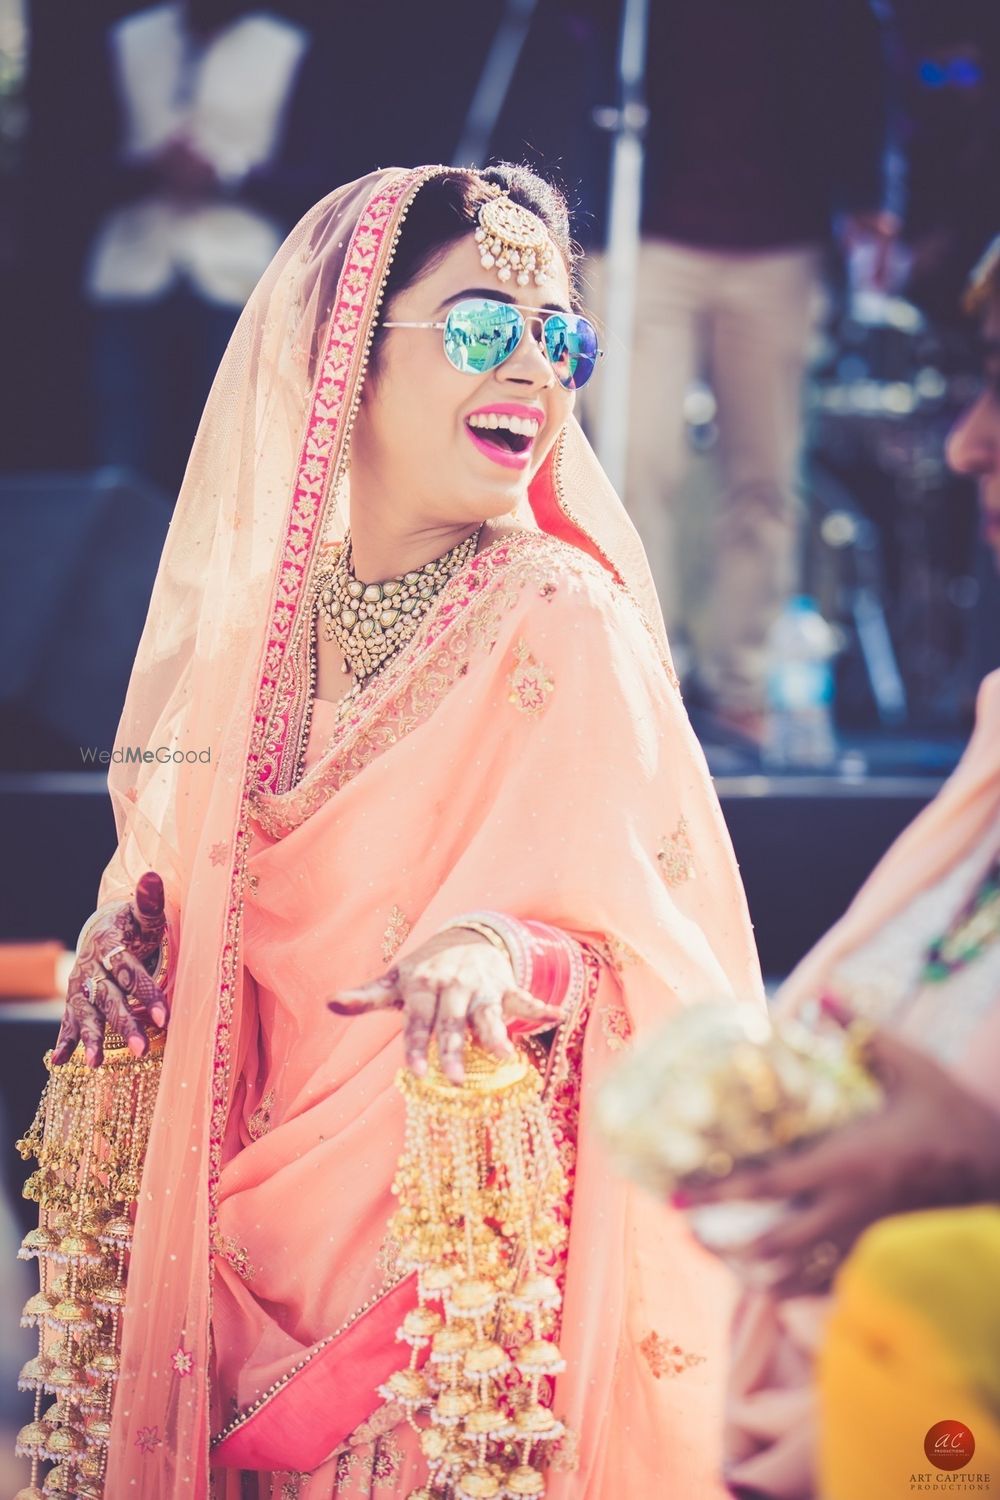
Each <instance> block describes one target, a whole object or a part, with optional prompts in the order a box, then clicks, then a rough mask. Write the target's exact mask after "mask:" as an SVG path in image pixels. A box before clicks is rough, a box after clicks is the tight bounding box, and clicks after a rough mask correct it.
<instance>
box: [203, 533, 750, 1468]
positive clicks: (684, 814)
mask: <svg viewBox="0 0 1000 1500" xmlns="http://www.w3.org/2000/svg"><path fill="white" fill-rule="evenodd" d="M378 698H379V701H377V702H373V704H372V705H371V707H370V708H369V710H368V712H367V713H365V714H364V715H363V716H362V718H361V719H360V721H359V722H358V723H357V724H356V725H353V726H351V727H350V728H348V729H346V730H345V731H343V732H340V733H338V734H335V736H334V739H333V742H332V744H331V746H330V748H329V749H328V751H327V752H326V754H325V755H324V756H323V757H322V758H321V759H320V760H319V762H318V763H317V764H316V765H314V767H313V768H312V770H311V771H310V772H309V773H308V774H307V775H306V776H305V778H304V779H303V780H302V781H301V782H300V783H299V784H298V785H297V786H296V787H295V788H294V790H292V791H290V792H288V793H285V794H282V795H264V796H259V797H258V798H256V799H255V807H256V815H257V818H258V821H259V822H260V823H261V824H262V825H263V826H264V828H265V830H266V831H267V833H268V835H269V840H268V841H267V842H266V843H262V844H261V846H260V847H259V848H257V849H256V850H254V851H252V853H251V858H250V869H251V872H252V873H251V879H252V881H253V883H254V886H255V889H254V893H253V896H252V898H250V899H249V900H248V902H247V908H246V912H245V918H244V933H245V945H246V947H245V952H246V962H247V964H248V966H249V968H250V970H251V971H252V973H253V975H254V979H255V981H256V984H257V986H258V989H259V995H260V1024H259V1028H258V1032H257V1038H258V1048H259V1051H257V1050H255V1048H254V1044H253V1042H251V1043H250V1045H249V1047H248V1051H247V1063H246V1065H245V1067H244V1070H243V1075H242V1076H243V1077H245V1079H246V1096H245V1101H244V1103H243V1105H242V1115H243V1121H244V1128H245V1131H246V1135H245V1139H246V1142H247V1144H246V1146H245V1148H244V1149H243V1150H242V1151H241V1152H240V1153H239V1154H238V1155H237V1156H235V1157H234V1158H233V1159H232V1161H231V1163H229V1164H228V1165H227V1166H226V1167H225V1168H224V1169H223V1174H222V1182H221V1189H220V1227H221V1230H222V1233H223V1236H224V1239H225V1241H226V1243H227V1244H228V1245H229V1246H235V1247H238V1249H237V1251H236V1253H235V1254H232V1253H231V1257H230V1261H229V1264H228V1265H226V1266H224V1268H223V1269H222V1271H221V1275H220V1281H221V1285H219V1284H217V1295H216V1314H215V1332H216V1344H217V1348H218V1350H219V1375H220V1391H221V1394H222V1396H223V1398H225V1396H226V1395H227V1394H228V1393H229V1392H233V1391H234V1392H236V1393H237V1399H238V1402H239V1405H240V1407H241V1409H243V1410H244V1412H245V1413H247V1415H250V1414H252V1409H253V1406H254V1402H255V1399H256V1398H257V1397H258V1396H259V1395H260V1393H261V1392H263V1391H266V1390H268V1388H270V1387H272V1386H273V1385H274V1384H275V1382H277V1383H278V1386H279V1389H278V1391H277V1392H272V1394H271V1395H270V1396H269V1398H268V1404H269V1405H270V1406H272V1407H275V1406H280V1405H281V1404H282V1403H283V1404H284V1406H285V1407H286V1408H287V1409H288V1410H289V1411H290V1412H292V1413H295V1412H299V1413H300V1414H301V1409H302V1408H303V1407H304V1408H305V1409H306V1410H308V1411H309V1412H310V1414H311V1419H312V1423H313V1432H312V1434H311V1435H310V1442H311V1444H312V1446H311V1450H310V1451H311V1453H312V1455H313V1456H316V1455H317V1454H322V1455H325V1454H326V1453H329V1452H330V1451H331V1450H332V1449H333V1447H334V1446H335V1440H336V1441H340V1440H342V1439H343V1438H344V1437H345V1436H347V1434H346V1433H345V1432H344V1431H343V1424H342V1422H341V1421H340V1420H339V1416H340V1414H339V1413H338V1412H336V1411H331V1410H330V1409H329V1406H327V1409H326V1411H325V1412H324V1410H323V1403H322V1401H321V1400H320V1399H319V1395H318V1393H320V1392H322V1391H324V1390H326V1389H327V1387H326V1385H325V1384H324V1382H323V1380H322V1378H321V1377H320V1376H319V1375H318V1374H317V1376H316V1378H315V1379H312V1378H311V1363H310V1350H311V1348H312V1347H313V1346H314V1345H316V1344H318V1343H319V1342H320V1340H321V1339H322V1336H323V1335H324V1334H325V1333H327V1332H329V1331H330V1330H331V1329H336V1328H341V1327H344V1326H345V1325H350V1324H351V1322H352V1319H353V1318H355V1317H356V1316H357V1315H358V1313H359V1312H360V1310H361V1309H362V1308H363V1307H365V1306H366V1305H370V1304H371V1302H372V1300H373V1299H374V1300H375V1302H376V1303H377V1302H378V1301H379V1300H381V1298H382V1297H384V1296H386V1295H387V1294H390V1293H391V1286H392V1283H391V1280H389V1281H386V1280H385V1278H384V1276H383V1275H382V1274H381V1273H380V1271H379V1267H378V1259H379V1257H378V1251H379V1247H380V1242H381V1241H382V1239H383V1238H384V1234H385V1226H386V1221H387V1219H388V1216H389V1214H390V1212H391V1207H392V1200H391V1197H390V1193H389V1187H390V1183H391V1179H392V1175H393V1169H394V1164H395V1162H396V1160H397V1158H398V1156H399V1153H400V1150H401V1146H402V1108H401V1101H400V1099H399V1096H398V1093H397V1091H396V1090H395V1088H394V1086H393V1077H394V1074H395V1072H396V1070H397V1068H398V1066H399V1045H398V1034H399V1019H398V1016H397V1015H395V1014H389V1015H382V1016H377V1017H369V1018H366V1019H365V1020H364V1021H361V1022H359V1021H348V1020H343V1019H340V1018H336V1017H329V1018H324V1017H323V1016H322V1013H321V1012H320V1014H317V1011H318V1007H319V1002H320V998H321V996H322V995H323V994H324V993H327V992H329V991H330V990H331V989H334V988H336V987H337V986H338V985H340V984H347V983H350V982H352V981H356V980H358V979H360V978H363V977H368V976H371V975H373V974H375V973H378V972H381V970H382V969H383V968H384V967H385V966H386V964H387V962H388V961H389V958H390V957H391V956H392V952H393V949H394V947H395V945H396V944H397V942H399V939H400V936H401V935H402V934H404V933H405V934H406V935H405V938H404V939H403V941H402V943H401V945H400V947H399V951H400V952H406V951H408V950H409V949H410V948H412V947H414V946H417V945H419V944H420V943H421V942H423V941H424V940H425V939H426V938H427V937H428V936H430V935H431V934H432V933H434V932H435V931H436V930H437V929H438V928H439V927H440V926H442V925H443V923H444V922H445V921H447V920H448V919H449V917H452V916H454V915H455V914H456V913H457V912H460V911H462V910H468V909H470V908H472V907H476V906H488V907H495V908H497V909H500V910H505V911H509V912H512V913H513V914H515V915H520V916H524V917H527V916H536V917H540V918H542V919H543V920H545V921H549V922H552V923H555V924H556V925H557V926H560V927H562V928H564V929H566V930H569V931H571V932H572V933H574V934H575V935H576V936H577V937H578V938H579V939H580V940H581V941H584V942H586V943H588V944H589V945H590V946H591V947H592V948H593V949H594V950H595V951H596V952H597V953H601V954H603V955H604V964H603V974H602V977H601V979H600V982H599V984H598V985H597V988H596V993H595V994H594V996H593V1003H592V1008H591V1014H590V1015H589V1017H588V1018H586V1020H585V1023H584V1024H581V1026H580V1028H579V1031H580V1035H579V1036H578V1037H577V1038H576V1039H575V1040H574V1041H572V1042H571V1044H570V1051H571V1053H572V1060H567V1065H566V1067H565V1068H564V1070H563V1073H562V1076H560V1077H558V1078H557V1079H556V1080H555V1087H554V1089H553V1093H552V1099H551V1109H552V1111H553V1115H554V1118H555V1120H556V1123H557V1127H558V1129H559V1132H560V1134H561V1135H562V1136H563V1137H565V1138H568V1142H567V1143H568V1148H569V1150H570V1152H571V1153H572V1154H573V1155H575V1157H576V1160H575V1163H574V1165H573V1200H572V1211H571V1220H570V1242H569V1259H568V1265H567V1271H566V1276H567V1280H566V1309H565V1317H564V1333H563V1349H564V1353H565V1355H566V1358H567V1362H568V1369H567V1372H566V1374H565V1375H563V1376H560V1377H559V1378H558V1379H557V1381H556V1388H555V1398H554V1405H555V1409H556V1411H557V1413H558V1414H559V1416H560V1417H561V1418H562V1419H563V1420H565V1421H566V1422H567V1423H568V1425H569V1427H570V1428H571V1430H572V1431H573V1432H574V1434H576V1436H577V1440H578V1445H577V1450H576V1461H577V1463H578V1465H579V1466H578V1468H576V1469H574V1470H573V1471H572V1472H571V1473H570V1474H568V1475H567V1476H566V1477H565V1478H561V1477H556V1478H555V1479H554V1480H553V1481H551V1482H550V1486H549V1493H550V1495H553V1496H559V1495H561V1494H564V1493H565V1494H573V1495H579V1496H581V1497H582V1496H591V1495H593V1496H598V1495H611V1494H612V1493H621V1491H622V1489H625V1490H628V1491H631V1492H632V1493H643V1492H645V1491H646V1490H647V1489H648V1486H649V1485H651V1484H653V1483H654V1481H655V1479H656V1476H657V1474H658V1472H659V1471H660V1468H661V1466H663V1465H664V1464H665V1466H666V1471H667V1472H668V1473H669V1474H670V1476H671V1479H672V1480H673V1481H675V1482H676V1483H677V1484H678V1485H679V1486H680V1487H681V1488H682V1489H683V1490H684V1492H686V1493H697V1494H699V1495H711V1494H712V1493H720V1494H721V1493H722V1491H721V1488H720V1482H719V1481H718V1479H717V1470H718V1463H719V1456H720V1450H719V1435H720V1426H719V1424H720V1418H721V1396H722V1389H723V1384H724V1371H725V1363H726V1358H725V1350H726V1336H727V1312H728V1308H729V1306H730V1301H731V1288H730V1284H729V1281H728V1277H727V1276H726V1275H725V1274H724V1273H721V1272H720V1269H719V1268H718V1267H717V1266H713V1265H712V1262H711V1259H710V1258H709V1257H708V1256H706V1255H704V1254H703V1252H701V1251H700V1250H698V1249H697V1248H696V1247H695V1246H694V1244H693V1243H692V1242H691V1241H689V1240H688V1238H687V1236H686V1233H685V1231H684V1229H683V1227H682V1225H681V1224H680V1222H679V1220H678V1219H677V1217H676V1216H675V1215H672V1214H669V1213H668V1212H667V1211H666V1210H665V1209H663V1208H662V1207H660V1206H659V1205H657V1204H650V1205H648V1206H647V1205H645V1204H643V1203H642V1202H641V1200H640V1199H639V1198H638V1195H633V1193H632V1191H631V1190H630V1189H629V1188H627V1187H626V1186H625V1185H624V1184H620V1183H618V1182H616V1181H615V1180H614V1178H613V1177H612V1175H611V1173H610V1171H609V1169H608V1165H607V1162H606V1160H605V1158H604V1155H603V1152H602V1150H601V1148H600V1146H599V1144H598V1142H597V1141H596V1140H595V1139H594V1136H593V1129H594V1127H593V1123H592V1100H593V1093H594V1090H595V1088H596V1086H597V1084H598V1083H599V1081H600V1079H601V1077H602V1076H603V1074H604V1071H605V1068H606V1066H607V1064H608V1061H609V1060H610V1059H611V1057H612V1056H613V1053H614V1049H615V1047H616V1045H620V1043H621V1041H622V1040H623V1038H624V1037H625V1036H626V1035H627V1034H629V1033H630V1032H632V1031H634V1032H635V1033H636V1034H639V1035H641V1033H642V1032H643V1031H644V1030H645V1029H646V1028H647V1027H648V1026H650V1025H651V1024H654V1023H655V1021H656V1020H657V1019H658V1018H659V1017H662V1016H663V1015H664V1014H666V1013H667V1011H668V1010H669V1008H670V1007H671V1006H673V1005H677V1004H689V1003H693V1002H696V1001H697V1000H700V999H702V998H705V997H708V996H713V995H720V994H729V993H733V992H736V993H738V994H741V995H750V996H752V995H753V994H754V993H755V992H756V986H757V978H756V969H755V958H754V953H753V948H752V943H751V940H750V934H749V930H748V926H747V924H746V918H745V912H744V910H743V907H742V897H741V893H740V891H739V887H738V884H737V882H736V877H735V871H734V868H733V864H732V856H731V852H730V848H729V842H728V837H727V835H726V832H725V828H724V826H723V824H722V820H721V814H720V812H719V809H718V804H717V802H716V800H715V798H714V796H713V795H712V792H711V789H710V787H709V784H708V781H707V777H706V773H705V769H704V763H703V760H702V758H701V754H700V751H699V749H698V747H697V745H696V743H695V741H694V739H693V736H692V734H691V731H690V728H689V727H688V725H687V720H686V717H685V715H684V711H683V708H682V706H681V703H680V700H679V697H678V695H677V692H676V689H675V688H674V686H673V685H672V683H671V682H670V681H669V680H668V679H667V677H666V675H665V674H664V672H663V671H662V668H661V667H660V664H659V662H658V660H657V657H656V653H655V651H654V650H653V649H652V644H651V641H650V639H649V635H648V633H647V631H646V629H645V627H644V625H643V623H642V621H641V619H640V618H639V616H638V614H637V612H636V610H635V608H634V606H633V605H632V604H631V602H630V601H629V600H628V599H627V597H626V596H625V595H624V594H623V593H622V591H621V589H620V588H619V587H618V586H617V585H616V584H615V583H614V582H613V581H612V580H611V579H610V578H609V577H608V575H607V574H606V573H605V572H604V571H603V570H602V569H601V568H600V567H599V566H598V565H597V564H596V563H594V562H592V561H590V560H589V559H587V558H585V557H583V556H581V555H580V554H579V553H578V552H577V551H576V550H575V549H573V548H570V547H569V546H567V545H566V544H565V543H562V542H558V541H554V540H552V539H549V538H545V537H542V536H540V535H538V534H537V533H532V532H525V533H522V534H520V535H518V536H517V537H515V538H514V539H512V540H511V541H502V542H500V543H494V545H493V546H492V547H491V548H489V549H488V550H487V551H486V552H484V553H483V554H482V555H481V556H480V557H479V558H477V559H476V560H475V562H474V563H473V564H472V565H471V566H470V567H469V568H468V570H467V571H466V573H465V574H464V575H462V576H461V577H460V578H459V579H456V580H455V582H454V584H453V585H452V586H450V587H449V589H448V590H447V591H446V597H443V599H442V603H441V606H440V608H439V610H438V611H437V620H436V624H435V628H434V629H432V630H431V631H429V632H428V633H427V636H426V637H425V639H424V642H423V645H422V648H421V649H419V650H417V651H415V652H413V653H406V657H405V659H404V658H401V659H400V660H399V662H398V663H397V664H396V665H395V668H394V669H390V672H389V674H388V676H387V680H386V682H385V684H384V685H383V686H382V689H381V691H380V693H379V695H378ZM581 1070H582V1075H581ZM264 1098H266V1099H267V1101H268V1102H267V1114H268V1129H267V1132H266V1134H263V1135H259V1136H258V1138H257V1139H256V1140H253V1130H252V1128H251V1122H252V1121H253V1120H254V1117H255V1115H258V1112H259V1111H260V1108H261V1102H260V1101H261V1100H262V1099H264ZM578 1135H579V1144H578V1150H576V1151H574V1146H575V1145H576V1140H577V1136H578ZM248 1261H249V1263H250V1264H251V1265H252V1266H253V1267H254V1271H253V1274H252V1276H250V1277H241V1275H240V1269H241V1267H243V1266H245V1265H246V1263H247V1262H248ZM391 1332H392V1330H391V1329H390V1331H389V1337H390V1338H391ZM383 1337H384V1334H383ZM317 1352H320V1351H317ZM390 1358H392V1355H391V1350H390ZM303 1359H305V1361H306V1363H305V1365H304V1366H303V1365H302V1364H301V1362H302V1361H303ZM403 1362H404V1361H403V1360H402V1359H401V1358H400V1356H399V1354H398V1352H397V1354H396V1355H395V1364H394V1365H390V1368H392V1367H398V1365H399V1364H401V1363H403ZM293 1366H300V1368H299V1369H298V1370H296V1371H295V1373H294V1374H293V1375H291V1376H290V1377H289V1374H288V1372H289V1370H290V1369H291V1368H292V1367H293ZM379 1404H380V1403H378V1402H377V1401H375V1400H374V1399H373V1400H372V1402H371V1409H372V1410H374V1408H375V1407H376V1406H377V1405H379ZM366 1415H370V1412H369V1413H366ZM291 1420H292V1418H289V1422H290V1421H291ZM237 1430H238V1428H237ZM626 1435H628V1436H627V1438H626ZM313 1439H314V1440H315V1441H313ZM302 1441H303V1440H302V1438H301V1436H299V1437H296V1439H295V1440H293V1441H291V1442H290V1444H289V1447H288V1449H287V1451H286V1454H285V1457H286V1463H285V1464H284V1465H283V1467H289V1468H291V1467H293V1466H296V1467H300V1468H305V1467H309V1466H310V1465H309V1464H308V1463H306V1462H305V1461H304V1459H303V1450H302V1447H301V1446H300V1447H299V1448H298V1449H297V1448H296V1444H297V1443H298V1444H301V1443H302ZM664 1451H665V1452H666V1453H667V1454H668V1455H669V1457H668V1458H666V1459H664V1456H663V1454H664ZM243 1452H244V1454H245V1456H252V1455H253V1452H254V1449H253V1445H252V1444H250V1445H248V1446H247V1447H246V1448H245V1449H244V1450H243ZM296 1460H297V1462H296ZM308 1493H309V1494H312V1493H313V1491H312V1490H310V1491H309V1492H308ZM316 1493H324V1494H325V1493H330V1492H329V1491H326V1490H322V1491H316Z"/></svg>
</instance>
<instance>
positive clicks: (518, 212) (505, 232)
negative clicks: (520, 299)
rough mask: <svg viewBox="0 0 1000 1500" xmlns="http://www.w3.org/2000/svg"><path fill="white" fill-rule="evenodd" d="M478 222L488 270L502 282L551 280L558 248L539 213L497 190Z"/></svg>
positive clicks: (482, 257) (483, 260) (524, 283)
mask: <svg viewBox="0 0 1000 1500" xmlns="http://www.w3.org/2000/svg"><path fill="white" fill-rule="evenodd" d="M478 222H479V228H478V229H477V230H476V242H477V244H478V245H479V248H480V256H479V259H480V261H481V263H482V265H483V268H484V269H485V270H487V271H496V273H497V276H498V277H499V278H500V280H501V281H510V280H511V279H512V278H513V279H514V280H516V282H517V285H518V286H527V285H528V284H529V282H531V281H534V283H535V285H536V286H541V285H542V283H543V282H545V281H548V279H549V273H550V271H551V268H552V260H553V255H554V249H553V245H552V240H551V239H550V237H549V232H548V230H547V229H546V227H545V225H544V224H543V222H542V220H541V219H540V218H539V217H538V215H537V214H533V213H532V212H531V210H530V209H528V208H522V206H521V204H520V203H514V202H513V201H512V199H511V198H510V197H508V195H507V194H506V193H504V192H502V191H501V190H500V189H499V188H497V190H496V195H495V197H492V198H488V199H487V201H486V202H485V203H484V204H483V206H482V208H481V209H480V210H479V214H478Z"/></svg>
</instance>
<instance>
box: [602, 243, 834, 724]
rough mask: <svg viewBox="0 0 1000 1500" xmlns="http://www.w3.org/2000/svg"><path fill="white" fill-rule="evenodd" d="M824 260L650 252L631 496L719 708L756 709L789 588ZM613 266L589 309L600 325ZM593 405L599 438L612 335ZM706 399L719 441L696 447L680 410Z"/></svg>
mask: <svg viewBox="0 0 1000 1500" xmlns="http://www.w3.org/2000/svg"><path fill="white" fill-rule="evenodd" d="M820 266H821V252H820V251H819V250H818V249H814V248H810V247H806V248H802V249H793V250H782V251H776V252H772V251H765V252H740V253H736V252H721V251H712V250H697V249H690V248H687V247H685V246H682V245H676V244H672V243H667V242H665V241H662V240H646V241H644V242H643V244H642V247H641V253H640V264H639V282H638V296H637V303H636V326H635V333H634V338H633V344H632V367H631V385H630V395H629V405H630V414H631V415H630V427H629V457H628V474H627V481H626V487H625V494H624V496H623V497H622V498H623V499H624V501H625V504H626V506H627V508H628V510H629V512H630V514H631V516H632V519H633V520H634V521H635V523H636V526H637V527H638V529H639V531H640V533H641V535H642V538H643V541H644V543H645V545H646V550H647V552H648V554H649V560H650V565H651V567H652V570H653V576H654V578H655V580H656V584H657V588H658V591H659V594H660V602H661V604H662V606H663V613H664V616H665V618H666V621H667V628H668V630H670V631H671V633H672V635H673V636H674V637H675V638H676V639H677V641H678V645H679V646H680V648H681V649H680V656H681V659H682V660H683V657H684V654H685V651H684V647H685V643H687V646H688V649H689V651H690V653H691V654H693V664H694V667H695V670H696V674H697V676H698V678H699V679H700V681H701V682H702V683H703V685H704V686H705V688H706V689H707V690H708V691H709V693H710V694H711V695H712V696H713V698H714V699H715V700H716V702H717V703H718V705H719V706H720V707H722V708H728V709H731V710H733V711H734V712H745V711H747V710H754V709H757V708H759V707H761V706H762V704H763V693H764V678H765V671H766V639H767V633H768V630H769V628H770V626H771V624H772V622H773V621H774V619H775V617H776V616H777V614H778V613H779V611H780V609H781V607H782V604H783V602H784V601H785V599H786V598H787V597H788V595H789V593H790V592H792V590H793V588H794V579H795V574H796V565H797V533H798V512H799V502H798V499H797V494H796V489H797V485H796V479H797V470H798V458H799V446H800V431H801V396H802V383H803V374H804V371H805V366H806V359H807V354H808V350H809V344H810V336H811V334H812V331H813V329H814V328H815V326H816V322H817V317H818V313H819V311H820V308H821V305H822V284H821V279H820ZM603 273H604V265H603V260H602V259H601V258H600V257H595V258H594V259H592V260H591V261H589V262H588V265H587V267H586V269H585V274H584V284H585V285H584V296H585V300H586V301H587V303H588V304H589V305H591V306H593V308H594V310H595V312H596V313H597V314H598V316H600V315H601V311H602V307H601V303H602V280H603ZM602 341H603V342H604V343H606V345H607V348H608V355H607V358H606V359H605V361H604V364H603V367H602V369H601V370H600V371H599V372H598V375H597V377H596V378H595V379H594V380H593V381H592V382H591V385H590V386H588V387H587V388H586V391H585V392H584V396H585V398H586V399H585V402H584V404H583V409H582V417H583V420H584V423H585V425H586V426H587V427H588V428H589V430H590V432H591V435H592V436H593V434H594V431H595V429H596V411H597V405H598V403H599V400H600V391H599V385H600V382H601V381H603V380H613V379H614V378H615V364H616V362H619V361H620V360H621V359H623V358H624V357H625V351H624V350H623V349H622V347H621V345H620V344H619V345H618V346H617V347H616V344H615V338H614V330H604V333H603V339H602ZM697 378H702V379H704V380H706V381H707V383H708V384H709V385H710V386H711V388H712V391H713V393H714V395H715V399H716V402H717V406H718V414H717V422H718V442H717V444H716V446H715V448H714V449H713V450H712V451H711V452H710V453H709V454H708V455H699V454H696V453H694V452H693V450H692V449H691V445H690V443H689V442H688V439H687V435H686V434H687V429H686V424H685V420H684V411H683V406H684V397H685V394H686V392H687V390H688V387H689V386H690V384H691V382H692V381H693V380H695V379H697Z"/></svg>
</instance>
